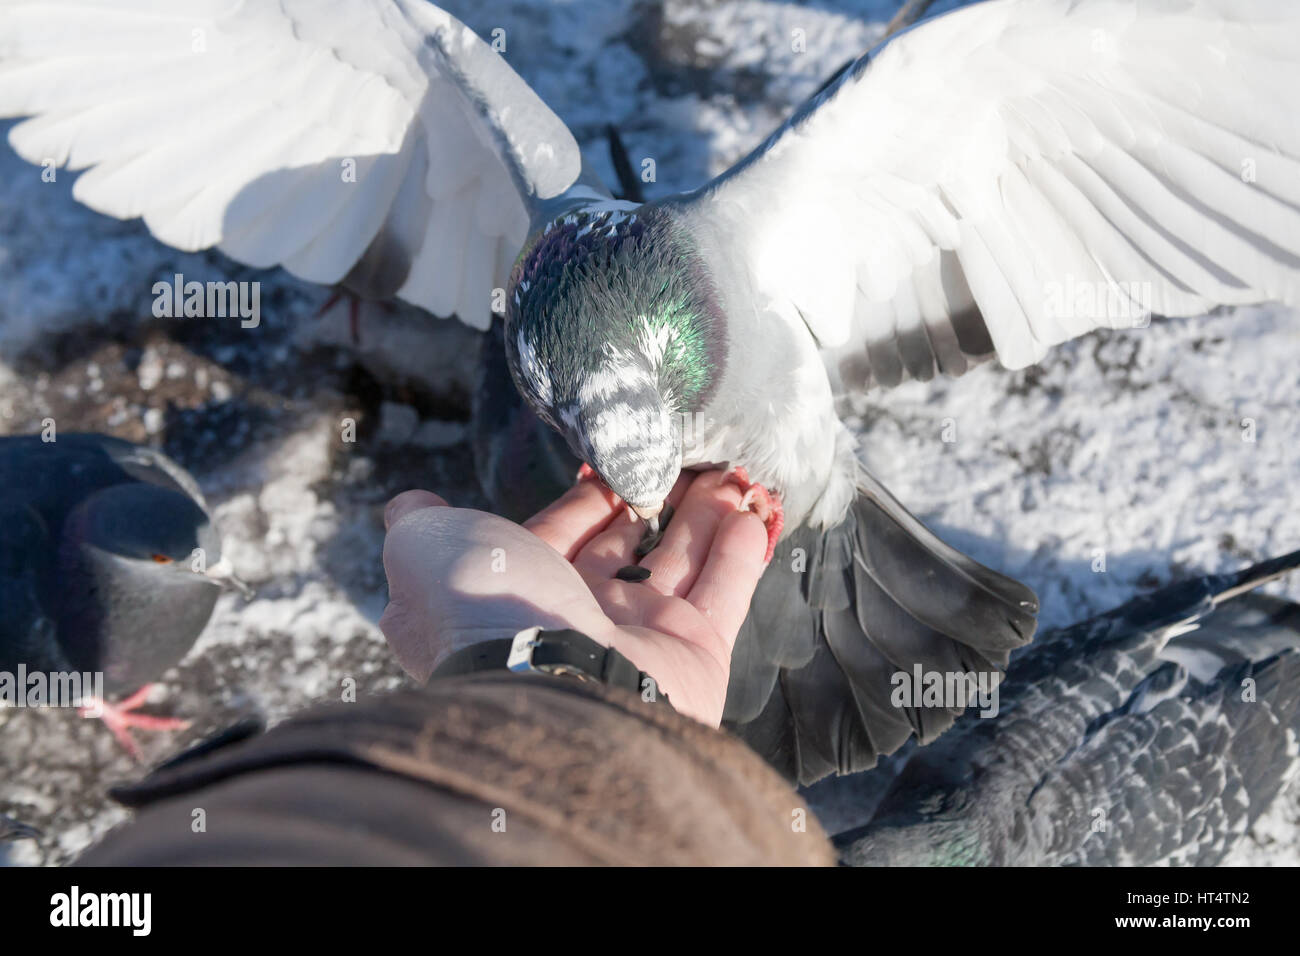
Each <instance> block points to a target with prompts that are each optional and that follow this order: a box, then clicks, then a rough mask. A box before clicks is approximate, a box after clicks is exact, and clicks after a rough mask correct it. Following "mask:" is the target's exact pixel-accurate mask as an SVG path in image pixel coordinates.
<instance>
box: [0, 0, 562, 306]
mask: <svg viewBox="0 0 1300 956" xmlns="http://www.w3.org/2000/svg"><path fill="white" fill-rule="evenodd" d="M0 116H31V117H33V118H32V119H28V120H26V121H25V122H23V123H21V124H19V125H17V126H16V127H14V129H13V130H12V131H11V133H10V137H9V139H10V142H11V143H12V145H13V147H14V148H15V149H16V150H17V151H18V153H19V154H20V155H22V156H23V157H24V158H25V159H27V160H29V161H30V162H34V163H52V164H54V165H57V166H62V165H67V166H68V167H70V168H72V169H74V170H80V169H86V170H88V171H87V172H85V173H83V174H82V175H81V176H80V177H79V178H78V179H77V181H76V184H75V186H74V190H73V194H74V195H75V196H76V198H77V199H79V200H81V201H82V202H84V203H86V204H87V205H88V206H90V207H91V208H93V209H96V210H98V211H100V212H103V213H106V214H108V215H111V216H117V217H120V218H124V219H126V218H133V217H137V216H139V217H143V219H144V221H145V223H146V224H147V225H148V227H149V230H150V231H151V232H152V233H153V234H154V235H155V236H157V237H158V238H159V239H160V240H162V241H163V242H166V243H169V244H170V245H173V246H176V247H178V248H181V249H185V250H191V251H192V250H197V249H206V248H209V247H213V246H215V247H217V248H219V249H221V250H222V251H223V252H225V253H226V254H228V255H230V256H231V257H232V258H235V259H237V260H239V261H241V262H245V263H248V264H250V265H254V266H272V265H283V266H284V267H285V268H286V269H288V270H289V271H290V272H292V273H293V274H294V275H297V276H299V277H301V278H304V279H308V280H311V281H315V282H322V283H335V282H345V283H346V285H348V286H349V287H350V288H352V289H354V290H355V291H357V292H360V293H361V294H363V295H367V296H371V297H376V298H384V297H389V296H393V295H396V296H400V297H401V298H402V299H405V300H406V301H408V302H412V303H414V304H416V305H419V306H422V307H424V308H426V309H428V310H429V311H431V312H433V313H435V314H437V315H444V316H445V315H450V314H452V313H455V314H457V315H459V316H460V318H461V319H463V320H464V321H466V322H469V323H471V324H474V325H478V326H486V324H487V321H488V319H489V315H490V304H491V299H490V295H491V289H492V288H493V287H494V286H499V285H504V282H505V277H506V274H507V272H508V270H509V268H510V265H511V263H512V262H513V259H514V256H515V254H516V253H517V251H518V248H519V246H520V245H521V244H522V242H523V240H524V238H525V235H526V231H527V227H528V218H529V213H530V209H531V208H532V206H533V204H534V203H536V202H538V201H540V200H544V199H548V198H551V197H554V196H556V195H558V194H560V193H562V192H563V191H564V190H565V189H566V188H567V187H569V186H570V185H572V184H573V183H574V182H575V181H576V180H578V178H579V176H580V171H581V156H580V153H579V150H578V146H577V143H576V142H575V141H574V139H573V136H572V135H571V134H570V133H569V131H568V129H567V128H566V127H565V126H564V124H563V123H562V122H561V121H560V120H559V118H558V117H556V116H555V114H554V113H552V112H551V111H550V110H549V109H547V107H546V105H545V104H544V103H543V102H542V101H541V100H540V99H538V97H537V96H536V95H535V94H534V93H533V92H532V90H530V89H529V88H528V86H527V84H525V83H524V82H523V80H521V79H520V78H519V77H518V75H517V74H515V72H514V71H513V70H512V69H511V68H510V67H509V66H508V65H507V64H506V62H505V60H504V59H502V58H501V57H500V56H499V55H498V54H497V53H495V52H494V51H493V50H492V49H491V48H490V47H489V46H488V45H487V44H485V43H484V42H483V41H481V40H480V39H479V38H478V37H477V36H475V35H474V33H473V32H472V31H470V30H469V29H468V28H467V27H465V26H464V25H463V24H461V23H460V22H458V21H457V20H455V19H454V18H453V17H451V16H449V15H448V14H446V13H444V12H443V11H442V10H440V9H438V8H437V7H434V6H432V5H430V4H428V3H425V2H423V0H247V2H238V0H34V2H32V0H0Z"/></svg>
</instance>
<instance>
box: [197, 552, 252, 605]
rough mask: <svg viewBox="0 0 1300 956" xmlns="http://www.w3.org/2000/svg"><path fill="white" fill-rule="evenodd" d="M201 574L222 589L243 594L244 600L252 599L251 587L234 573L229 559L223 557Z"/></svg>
mask: <svg viewBox="0 0 1300 956" xmlns="http://www.w3.org/2000/svg"><path fill="white" fill-rule="evenodd" d="M203 574H204V575H205V576H206V577H207V578H208V580H210V581H212V582H213V583H214V584H216V585H217V586H218V587H220V588H221V590H223V591H238V592H239V593H240V594H242V595H243V596H244V600H245V601H251V600H253V589H252V588H250V587H249V586H248V585H247V584H246V583H244V582H243V581H241V580H240V579H239V577H238V575H236V574H235V569H234V567H233V566H232V565H231V563H230V559H229V558H226V557H223V558H222V559H221V560H220V561H218V562H217V563H216V564H214V565H212V567H210V568H208V569H207V570H206V571H204V572H203Z"/></svg>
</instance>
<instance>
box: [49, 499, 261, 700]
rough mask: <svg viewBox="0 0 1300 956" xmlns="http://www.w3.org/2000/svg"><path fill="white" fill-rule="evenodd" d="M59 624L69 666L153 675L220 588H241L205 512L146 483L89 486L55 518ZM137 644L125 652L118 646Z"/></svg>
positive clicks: (181, 645)
mask: <svg viewBox="0 0 1300 956" xmlns="http://www.w3.org/2000/svg"><path fill="white" fill-rule="evenodd" d="M61 539H62V540H61V542H60V544H59V567H60V571H61V574H60V581H61V585H60V587H61V589H62V591H63V595H64V598H63V600H62V602H61V609H60V622H61V626H60V631H61V635H62V639H63V640H64V642H65V650H66V651H67V652H68V653H69V656H70V658H71V659H72V661H73V662H74V664H75V665H76V666H78V667H79V668H85V669H103V670H105V671H106V672H107V676H108V679H109V680H110V681H111V682H112V683H113V684H114V685H116V686H120V687H126V686H128V685H130V684H132V683H135V684H136V685H137V686H138V684H140V683H144V682H146V681H149V680H152V679H154V678H155V677H156V676H157V672H160V671H161V670H164V669H166V667H168V666H170V665H171V664H172V663H175V661H176V660H179V658H180V656H181V655H182V654H183V653H184V652H185V651H186V650H188V649H189V646H190V645H191V644H193V642H194V640H195V639H196V638H197V637H198V635H199V632H200V631H202V630H203V627H204V625H205V624H206V623H207V620H208V616H209V615H210V614H211V613H212V608H213V605H214V604H215V602H216V598H217V594H218V592H219V590H220V589H221V588H222V587H227V586H233V587H238V588H240V589H242V588H243V585H242V582H239V581H238V579H237V578H235V577H234V575H233V574H230V573H229V570H230V567H229V561H225V560H222V555H221V542H220V538H219V537H218V535H217V532H216V529H215V528H214V527H213V526H212V522H211V520H210V519H209V517H208V514H207V512H206V511H204V509H203V508H202V507H200V506H199V504H198V503H197V502H196V501H194V500H193V499H192V498H190V497H189V496H188V495H185V494H182V493H181V492H179V491H175V490H172V489H169V488H163V487H160V486H158V485H154V484H150V483H147V482H126V483H123V484H119V485H113V486H110V487H108V488H103V489H101V490H99V491H96V492H95V493H94V494H91V495H89V496H87V497H86V498H85V499H84V500H83V501H81V502H80V503H78V504H77V506H76V507H75V508H73V509H72V510H71V511H70V512H69V514H68V516H67V518H66V519H65V520H64V522H63V529H62V535H61ZM127 643H130V644H132V645H139V646H140V653H138V654H136V653H128V652H127V651H126V648H125V647H124V645H125V644H127Z"/></svg>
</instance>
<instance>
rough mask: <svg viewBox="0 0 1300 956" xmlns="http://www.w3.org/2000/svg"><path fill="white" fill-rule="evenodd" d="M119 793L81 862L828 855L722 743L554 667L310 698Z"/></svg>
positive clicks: (793, 797) (768, 782)
mask: <svg viewBox="0 0 1300 956" xmlns="http://www.w3.org/2000/svg"><path fill="white" fill-rule="evenodd" d="M117 796H118V798H119V799H120V800H122V802H124V803H127V804H128V805H130V806H136V807H139V808H140V810H139V812H138V813H137V815H136V816H135V818H134V819H133V820H132V821H131V822H129V823H128V824H126V825H124V826H123V827H121V828H119V829H117V830H115V831H114V832H112V833H110V834H109V835H108V836H107V837H106V838H105V839H104V840H103V841H102V842H101V843H100V844H98V845H97V846H95V847H92V848H91V849H90V850H88V851H87V852H86V853H85V854H84V855H83V856H82V858H81V861H80V862H81V863H82V864H83V865H110V864H113V865H133V864H138V865H169V864H208V865H211V864H258V863H262V864H312V863H318V864H377V865H392V864H399V865H400V864H524V865H527V864H569V865H583V864H649V865H668V864H684V865H702V864H720V865H752V864H773V865H808V864H830V863H833V862H834V861H833V856H832V853H831V849H830V845H829V843H828V842H827V840H826V837H825V835H824V834H823V832H822V830H821V828H820V826H819V825H818V824H817V822H816V820H815V819H814V818H813V817H812V814H811V813H810V812H808V811H807V810H806V809H805V807H804V805H803V802H802V799H801V798H800V797H799V796H798V795H797V794H796V793H795V792H794V791H793V790H791V789H790V787H789V786H788V785H787V784H786V783H785V782H784V781H783V780H781V778H780V777H779V776H778V775H777V774H776V773H775V772H774V771H773V770H771V769H770V768H769V767H768V766H767V765H766V764H765V763H763V761H762V760H761V759H760V758H759V757H757V756H756V755H755V754H754V753H752V752H751V751H750V750H749V749H748V748H747V747H746V746H745V745H744V744H743V743H741V742H740V741H738V740H736V739H734V738H732V737H730V736H728V735H727V734H725V733H723V732H722V731H718V730H713V729H711V728H708V727H705V726H703V725H701V724H699V723H696V722H695V721H693V720H691V719H690V718H687V717H683V716H681V715H680V714H678V713H676V712H675V711H673V710H672V709H671V708H669V707H666V706H663V705H662V704H649V703H644V702H642V701H641V700H640V699H639V698H637V697H636V696H635V695H632V694H629V693H627V692H625V691H621V690H618V689H615V688H609V687H605V686H603V685H597V684H586V683H581V682H578V681H575V680H571V679H565V678H555V677H531V676H519V675H512V674H506V673H495V672H494V673H485V674H475V675H473V676H468V677H457V678H448V679H445V680H435V681H433V682H432V683H430V684H429V686H428V687H426V688H423V689H421V690H412V691H403V692H400V693H396V694H393V695H390V696H386V697H381V698H375V699H373V700H370V701H366V702H363V703H356V704H340V705H332V706H329V707H324V708H320V709H317V710H315V711H312V712H309V713H307V714H304V715H301V716H298V717H295V718H293V719H291V720H289V721H287V722H285V723H283V724H281V725H279V726H278V727H276V728H274V729H272V730H271V731H269V732H268V733H266V734H264V735H262V736H260V737H257V738H254V739H252V740H249V741H245V742H242V743H237V744H232V745H230V746H227V747H224V748H222V749H219V750H217V751H216V752H213V753H201V754H198V755H196V756H193V757H190V758H187V759H181V760H180V761H178V762H174V763H173V765H170V766H167V767H164V768H163V769H161V770H159V771H156V772H155V773H154V774H152V775H151V776H150V777H148V778H146V779H145V780H144V781H143V782H142V783H140V784H137V785H135V786H132V787H130V788H124V789H122V790H119V791H118V792H117ZM200 810H201V811H202V813H198V812H196V811H200ZM200 821H201V825H200ZM196 831H198V832H196Z"/></svg>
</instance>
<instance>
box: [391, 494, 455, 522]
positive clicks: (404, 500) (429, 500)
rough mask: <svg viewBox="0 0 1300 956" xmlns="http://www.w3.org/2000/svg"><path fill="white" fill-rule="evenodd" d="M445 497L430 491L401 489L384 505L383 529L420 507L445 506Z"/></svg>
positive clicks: (446, 505)
mask: <svg viewBox="0 0 1300 956" xmlns="http://www.w3.org/2000/svg"><path fill="white" fill-rule="evenodd" d="M447 507H449V505H448V504H447V501H446V499H444V498H440V497H438V496H437V495H435V494H434V493H433V492H432V491H403V492H402V493H401V494H400V495H397V496H396V497H395V498H393V499H392V500H391V501H389V502H388V504H387V505H386V506H385V507H384V530H385V531H387V530H388V529H389V528H391V527H392V526H393V525H395V524H397V522H399V521H401V520H402V518H403V517H405V516H406V515H408V514H410V513H411V512H412V511H419V510H420V509H421V508H447Z"/></svg>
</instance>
